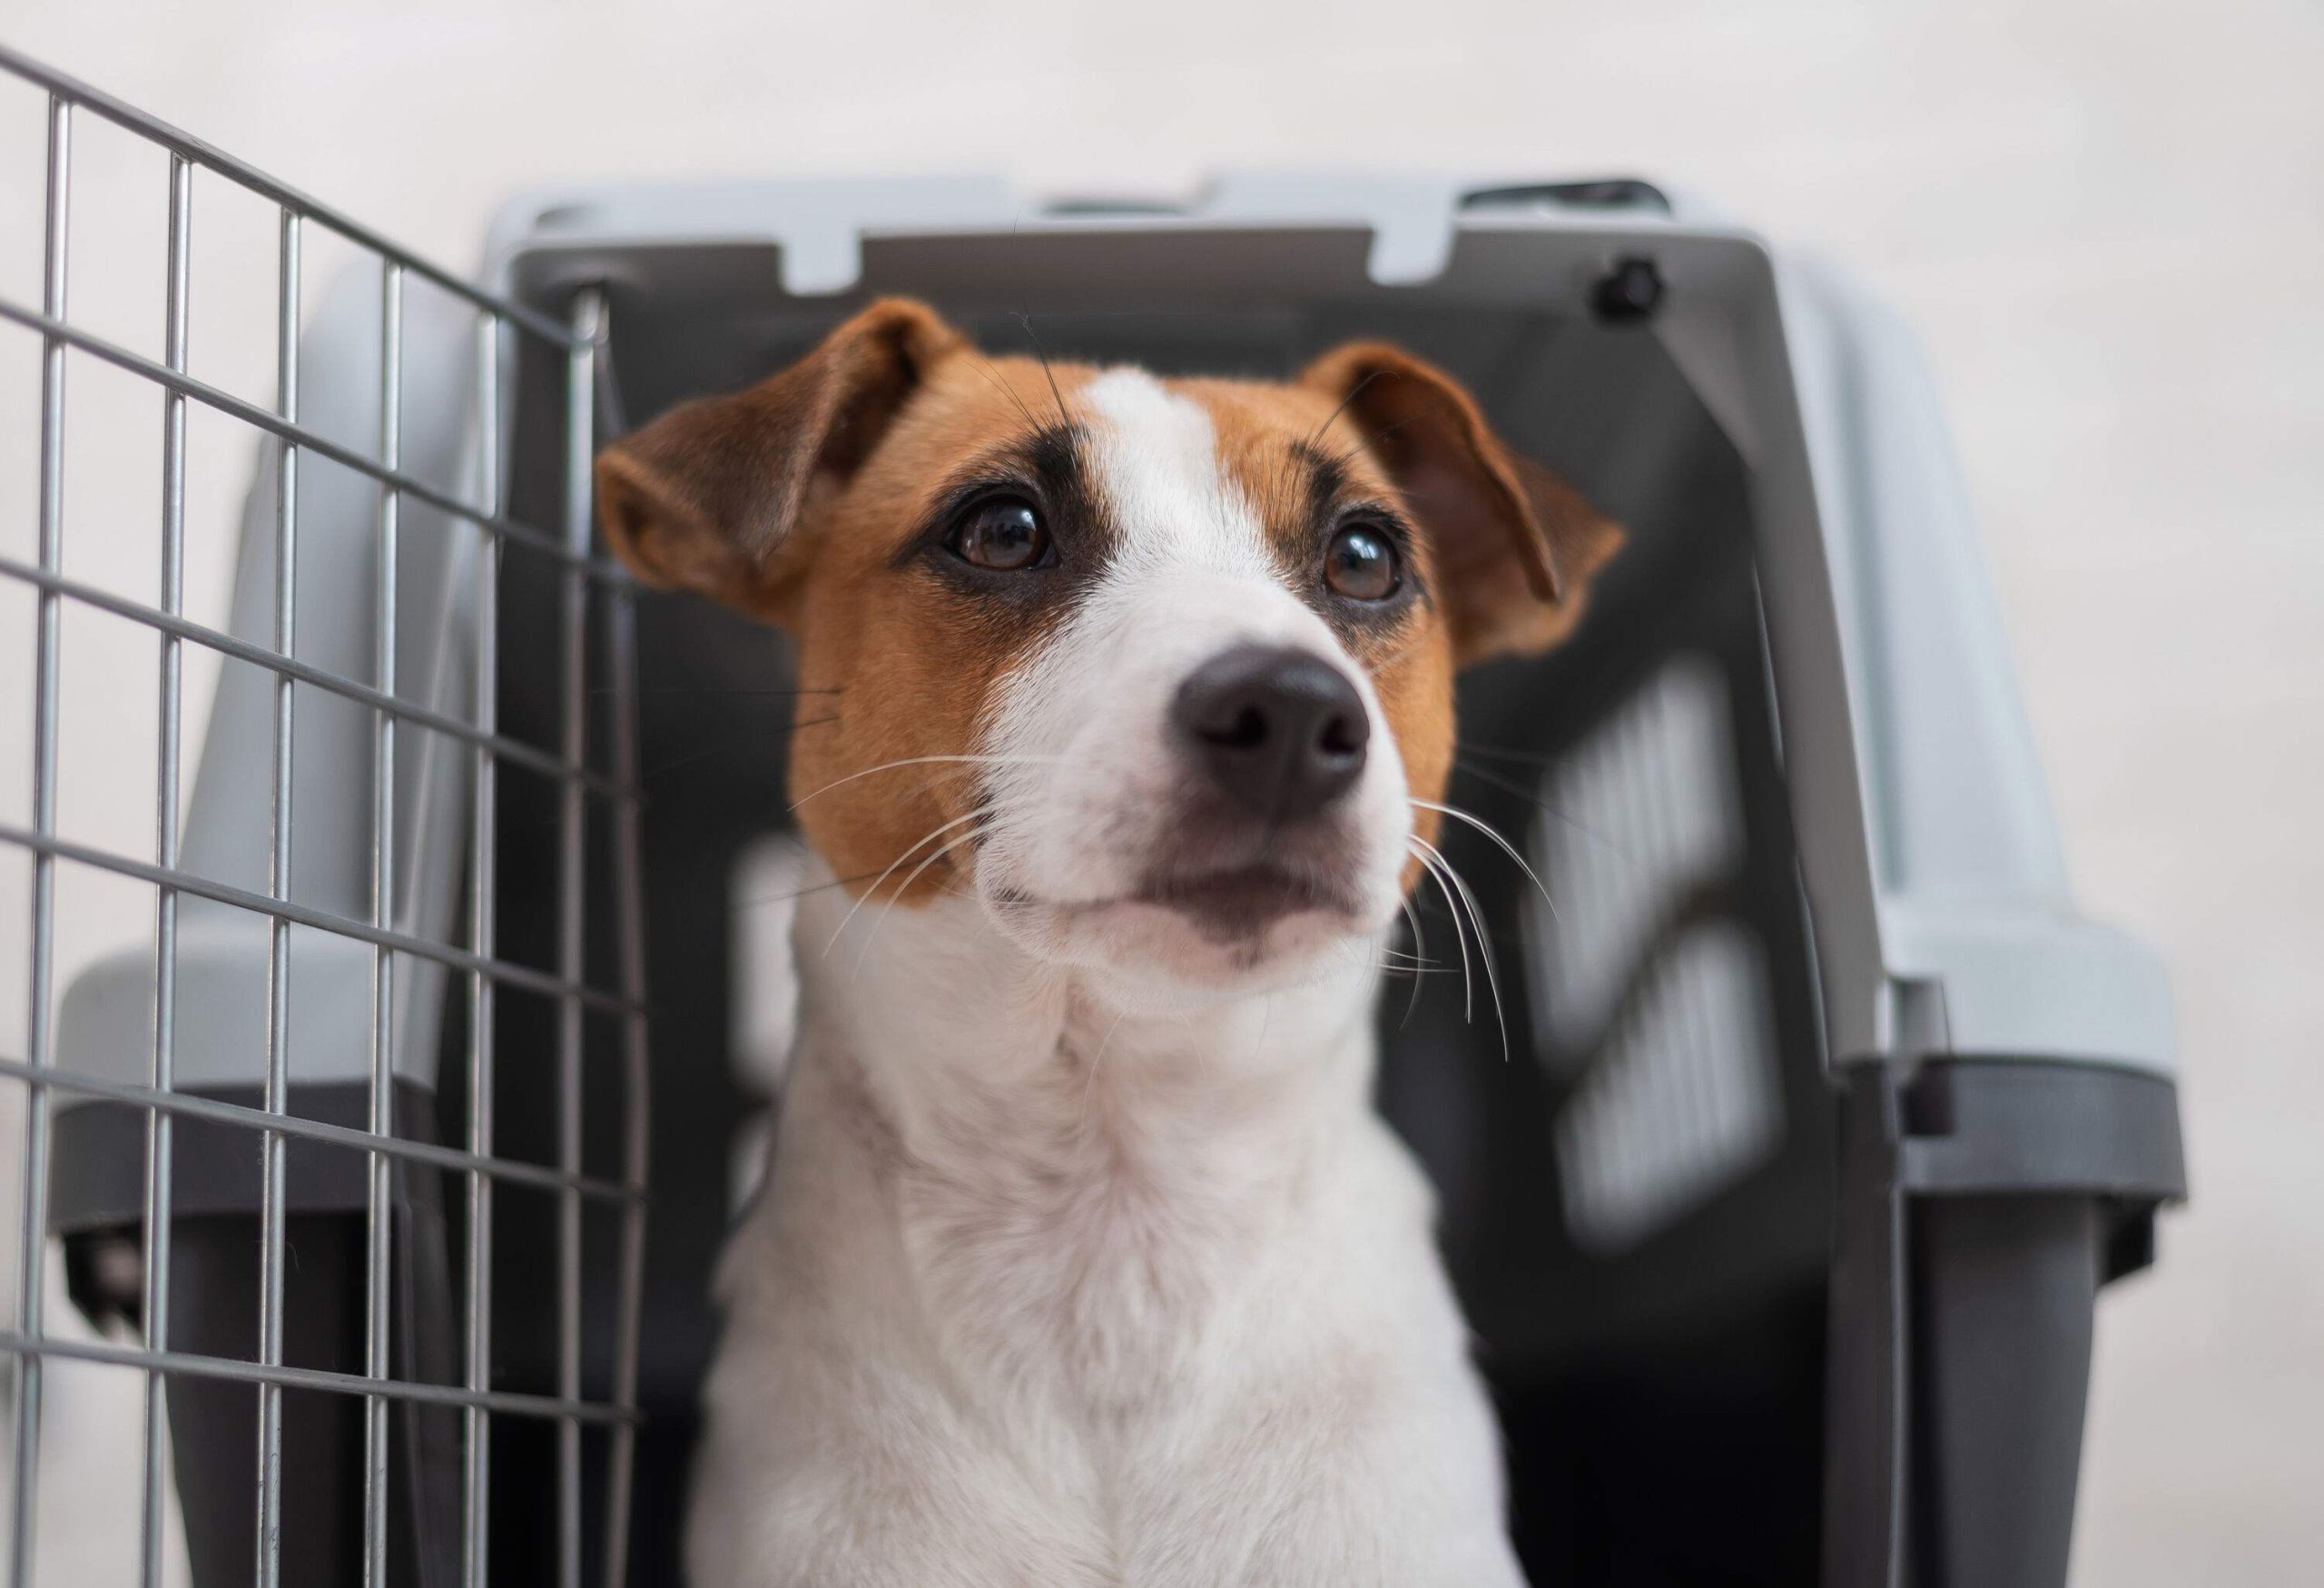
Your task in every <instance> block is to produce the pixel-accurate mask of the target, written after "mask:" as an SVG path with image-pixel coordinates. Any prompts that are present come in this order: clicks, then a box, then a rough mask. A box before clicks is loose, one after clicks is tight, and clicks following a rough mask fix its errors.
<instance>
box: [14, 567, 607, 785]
mask: <svg viewBox="0 0 2324 1588" xmlns="http://www.w3.org/2000/svg"><path fill="white" fill-rule="evenodd" d="M496 554H497V547H496ZM0 577H6V578H12V579H15V580H18V581H19V582H21V583H24V584H26V585H30V586H32V587H34V589H36V590H54V592H56V594H58V595H60V596H63V597H66V598H67V599H70V600H73V601H77V602H80V603H81V604H83V605H84V606H88V607H96V608H97V609H98V610H100V611H103V612H110V613H112V614H113V616H117V617H123V618H126V619H128V620H129V621H130V622H132V623H135V624H141V625H143V626H145V627H147V628H151V629H153V630H154V631H156V632H157V633H160V634H162V635H165V636H170V637H172V638H175V639H188V640H192V641H193V643H194V644H196V645H199V646H206V647H208V648H209V649H211V650H214V651H216V652H218V653H219V654H220V655H222V656H230V657H231V658H232V659H233V660H235V661H238V662H247V663H249V664H250V665H251V666H253V667H263V668H265V669H266V670H267V671H268V672H270V673H279V674H282V675H284V676H288V677H291V678H292V679H295V680H297V681H298V682H299V683H300V684H310V685H312V686H315V687H316V688H318V689H321V690H326V691H328V692H329V693H330V694H332V695H340V696H341V697H342V698H344V699H347V700H351V701H353V702H355V703H356V704H357V705H365V706H369V707H370V708H371V709H372V710H374V711H385V712H393V713H394V714H395V715H398V716H399V717H401V718H402V719H403V720H404V721H406V722H408V723H412V724H415V725H418V726H419V727H423V728H427V729H428V730H429V731H430V732H432V733H438V734H442V735H445V736H446V737H447V738H450V739H457V740H458V741H459V742H460V743H462V744H465V745H473V746H475V747H477V748H478V749H482V750H486V751H488V752H490V753H491V754H492V755H497V756H499V757H500V758H501V759H502V760H504V761H508V762H511V763H514V764H517V765H518V766H522V767H524V768H525V769H526V770H527V771H528V772H537V773H538V774H541V775H542V776H543V777H553V778H558V779H562V778H564V777H565V776H566V767H565V763H564V762H563V761H561V760H559V759H558V758H557V756H556V755H555V754H554V753H552V752H550V751H547V750H544V749H541V748H539V747H538V746H537V745H527V744H526V743H525V742H524V741H523V740H521V739H511V738H507V737H506V736H505V735H500V734H497V733H488V732H486V731H484V730H482V729H480V728H478V727H477V726H475V725H472V724H469V723H467V722H464V721H462V720H461V719H460V718H458V717H456V716H453V715H450V714H449V713H447V712H441V711H438V710H435V709H434V708H433V707H430V706H426V705H420V704H419V703H418V702H417V701H409V700H399V699H398V698H396V697H395V696H393V695H388V694H386V693H384V692H383V691H381V690H379V689H376V688H374V687H373V686H370V685H369V684H365V683H361V682H359V680H357V679H353V678H350V677H348V676H346V675H344V674H341V673H333V672H330V671H329V670H328V669H326V668H322V667H318V666H313V665H312V664H311V663H308V662H301V661H300V660H298V659H297V658H296V657H292V656H278V655H277V654H276V653H275V652H273V651H271V650H270V649H268V648H267V647H266V646H261V645H252V644H251V642H250V641H248V640H245V639H237V638H236V637H235V636H232V635H231V634H227V633H224V632H223V631H222V630H219V629H215V628H210V627H207V626H203V625H202V624H199V623H193V622H190V621H188V620H187V619H186V618H185V617H184V616H182V615H180V614H178V613H173V612H164V611H162V610H161V609H159V608H158V607H148V606H146V605H145V604H144V603H143V602H142V601H137V600H133V599H131V598H130V597H126V596H116V595H114V594H113V592H112V591H110V590H105V589H102V588H100V587H97V586H94V585H85V584H83V583H81V582H80V581H79V580H77V579H70V578H66V577H64V576H62V575H60V574H50V573H45V572H44V571H42V570H41V569H40V568H38V567H34V566H33V565H32V564H30V563H26V562H19V561H17V560H16V559H15V557H0ZM581 782H582V785H583V786H584V787H586V788H587V789H588V790H589V791H590V792H591V793H593V794H599V795H602V796H603V797H605V798H606V799H622V798H634V797H635V795H634V794H631V793H630V792H629V791H625V790H624V789H622V788H620V787H619V786H617V785H616V784H615V782H614V780H613V779H612V778H609V777H606V776H605V775H603V774H599V773H596V772H588V771H585V772H584V773H583V774H582V777H581Z"/></svg>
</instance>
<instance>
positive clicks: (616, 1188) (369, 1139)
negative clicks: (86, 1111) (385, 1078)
mask: <svg viewBox="0 0 2324 1588" xmlns="http://www.w3.org/2000/svg"><path fill="white" fill-rule="evenodd" d="M0 1078H6V1079H8V1080H24V1081H31V1080H34V1079H37V1080H39V1082H40V1084H42V1085H43V1086H45V1087H48V1088H49V1089H51V1090H54V1091H60V1092H64V1093H66V1094H68V1095H70V1096H73V1097H87V1098H97V1099H101V1100H104V1101H106V1102H115V1103H126V1104H129V1105H132V1106H133V1107H136V1108H141V1109H159V1110H162V1111H163V1112H165V1113H168V1114H171V1115H173V1116H176V1117H178V1118H182V1119H202V1120H206V1121H208V1122H210V1123H212V1124H215V1125H231V1126H234V1127H235V1128H237V1129H247V1130H253V1131H258V1130H265V1131H271V1132H275V1133H278V1134H280V1135H282V1136H285V1137H288V1138H290V1139H292V1140H298V1141H320V1142H322V1143H324V1144H325V1145H327V1146H331V1147H344V1148H347V1149H350V1150H351V1151H355V1152H374V1151H376V1152H384V1153H387V1154H389V1156H390V1157H393V1158H399V1159H408V1160H409V1161H410V1162H412V1163H418V1164H426V1165H428V1167H429V1168H431V1169H448V1170H450V1171H452V1172H453V1173H455V1174H480V1175H485V1176H488V1177H489V1178H491V1179H496V1180H506V1181H507V1183H508V1184H510V1185H512V1186H527V1187H529V1188H531V1189H535V1190H539V1191H558V1192H562V1191H570V1192H572V1193H573V1194H574V1195H576V1196H577V1197H582V1198H588V1199H590V1200H592V1201H598V1202H627V1201H628V1200H630V1198H632V1197H633V1196H634V1195H635V1194H636V1193H634V1192H632V1191H631V1190H630V1189H629V1188H628V1187H626V1186H625V1185H623V1184H622V1183H621V1182H620V1181H618V1180H609V1179H605V1178H604V1177H603V1176H601V1175H568V1174H566V1173H564V1172H563V1171H561V1170H558V1169H551V1168H549V1167H548V1166H547V1165H546V1164H538V1163H527V1162H525V1161H524V1160H522V1159H514V1158H487V1157H485V1156H483V1155H481V1154H478V1153H474V1152H465V1151H462V1150H461V1149H459V1148H457V1147H444V1146H441V1145H438V1143H436V1142H432V1141H416V1140H413V1139H410V1138H409V1137H403V1136H395V1137H377V1136H373V1135H372V1134H371V1133H370V1132H369V1131H368V1130H359V1129H356V1128H355V1127H354V1126H352V1125H334V1124H332V1123H330V1121H329V1120H327V1119H305V1118H303V1117H301V1116H300V1115H298V1114H281V1115H275V1114H270V1113H268V1112H267V1111H266V1110H264V1109H254V1108H251V1107H250V1106H249V1105H248V1104H245V1103H229V1102H222V1101H220V1100H217V1099H215V1098H206V1097H203V1096H202V1095H201V1094H199V1093H197V1092H190V1091H171V1092H160V1091H155V1090H153V1088H151V1087H147V1086H141V1085H139V1084H137V1083H135V1082H133V1081H126V1080H100V1079H98V1078H97V1077H95V1076H94V1075H84V1074H82V1073H81V1072H80V1071H78V1070H37V1071H36V1070H34V1066H32V1065H30V1064H27V1063H25V1062H24V1061H23V1060H18V1059H0Z"/></svg>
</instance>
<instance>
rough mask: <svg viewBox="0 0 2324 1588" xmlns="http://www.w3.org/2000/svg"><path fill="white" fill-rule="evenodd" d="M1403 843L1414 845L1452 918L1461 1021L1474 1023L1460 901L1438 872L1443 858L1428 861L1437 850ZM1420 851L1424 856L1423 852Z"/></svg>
mask: <svg viewBox="0 0 2324 1588" xmlns="http://www.w3.org/2000/svg"><path fill="white" fill-rule="evenodd" d="M1405 842H1406V843H1410V844H1413V845H1414V846H1415V847H1414V849H1413V853H1415V854H1418V855H1419V856H1420V865H1421V869H1422V870H1423V871H1424V872H1426V873H1428V875H1429V880H1430V881H1432V882H1433V883H1435V884H1436V889H1437V892H1439V893H1443V895H1444V908H1445V910H1446V911H1447V912H1449V913H1450V914H1451V915H1452V935H1453V937H1454V938H1455V939H1456V940H1457V941H1458V942H1460V945H1461V1019H1462V1021H1464V1022H1473V1021H1475V1020H1476V1018H1477V984H1476V978H1475V977H1474V976H1473V975H1472V974H1471V972H1470V970H1469V929H1468V928H1467V927H1466V926H1465V925H1463V924H1462V921H1461V904H1460V901H1459V900H1458V899H1456V898H1454V897H1453V894H1452V883H1449V882H1447V881H1445V879H1444V875H1443V872H1441V871H1439V870H1438V869H1437V868H1438V863H1439V861H1441V860H1442V858H1443V857H1442V856H1437V858H1436V859H1431V858H1430V856H1432V855H1435V854H1436V851H1435V850H1434V849H1433V848H1431V847H1430V846H1429V845H1428V843H1425V842H1424V841H1423V840H1422V839H1420V838H1418V837H1413V838H1408V839H1406V840H1405ZM1423 850H1425V851H1426V852H1427V853H1421V852H1422V851H1423Z"/></svg>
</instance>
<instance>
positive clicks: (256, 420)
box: [0, 216, 629, 580]
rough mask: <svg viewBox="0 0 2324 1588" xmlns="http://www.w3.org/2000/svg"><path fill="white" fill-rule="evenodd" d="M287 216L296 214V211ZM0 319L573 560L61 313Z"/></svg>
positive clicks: (610, 575) (599, 572) (529, 531)
mask: <svg viewBox="0 0 2324 1588" xmlns="http://www.w3.org/2000/svg"><path fill="white" fill-rule="evenodd" d="M291 218H292V219H294V220H295V219H297V217H296V216H293V217H291ZM0 320H6V321H14V322H15V324H17V325H21V326H23V327H25V329H26V330H33V331H36V332H38V333H39V334H40V335H42V336H44V337H54V338H55V339H56V340H59V341H61V342H63V343H64V345H65V346H67V347H70V348H72V349H73V350H75V351H76V352H84V353H87V354H88V355H90V356H91V357H92V358H96V359H102V360H104V361H105V362H106V363H108V364H111V365H113V367H114V368H115V369H117V370H127V371H128V372H129V373H131V374H133V375H142V376H143V377H144V378H145V379H146V380H151V381H153V383H154V384H155V385H156V386H159V387H162V389H163V390H169V391H175V392H178V393H180V394H181V395H182V396H186V397H191V398H192V399H194V400H195V401H196V402H199V403H201V404H202V406H203V407H205V408H211V409H216V410H217V411H218V412H220V413H222V414H224V415H226V417H227V418H229V419H239V420H241V422H242V423H243V424H246V425H249V426H250V427H251V429H258V430H263V431H265V432H266V433H267V434H268V435H270V436H273V437H276V438H277V439H281V440H283V441H285V442H288V443H290V444H291V445H293V446H298V447H302V448H304V449H307V450H308V451H310V452H312V453H313V454H314V455H315V456H316V457H318V458H325V459H330V461H331V462H333V463H336V464H339V465H340V466H341V467H342V468H346V469H353V470H354V471H355V472H356V473H358V474H360V475H362V476H364V477H365V478H369V479H371V480H374V481H376V482H378V483H379V484H380V485H387V486H393V487H394V488H396V489H398V490H399V491H401V492H403V493H404V494H405V495H406V496H408V497H410V498H412V499H413V500H415V501H421V502H425V503H427V504H428V506H429V507H431V508H437V509H438V511H440V512H443V513H445V514H447V515H448V516H449V517H452V518H463V519H466V520H467V521H468V522H469V523H471V524H476V525H479V526H481V527H482V528H487V529H489V530H491V531H492V532H493V533H494V534H495V535H500V536H505V537H507V538H508V539H510V540H513V541H516V542H517V544H519V545H521V546H524V547H529V548H530V549H531V550H534V551H537V552H538V553H540V555H541V556H543V557H547V558H549V559H551V560H553V561H556V562H570V561H574V560H576V559H575V558H574V557H572V555H571V554H570V553H569V552H567V551H566V547H564V546H563V545H562V544H561V543H560V542H559V541H557V540H556V538H553V537H551V536H549V535H547V534H544V533H543V532H542V531H540V530H538V529H536V528H533V527H532V526H531V525H529V524H522V523H518V522H517V520H515V519H513V518H508V517H507V516H506V515H500V516H496V517H492V518H487V517H486V516H485V515H484V514H482V513H480V512H478V510H477V508H476V507H475V506H474V505H473V504H471V503H468V502H463V501H461V500H460V499H459V498H458V497H456V496H454V495H452V494H451V493H450V492H449V491H445V490H439V489H438V488H436V487H434V486H432V485H429V484H428V482H427V481H426V480H424V479H420V478H416V477H414V476H412V475H409V474H404V473H402V472H400V471H399V470H393V469H385V468H383V467H381V465H380V464H379V461H378V460H377V459H371V458H366V457H365V456H363V454H362V453H360V452H359V451H356V450H355V449H353V448H351V447H345V446H341V445H340V443H339V442H337V441H334V440H332V439H330V437H328V436H325V435H322V434H320V433H319V432H317V431H314V430H310V429H304V428H302V427H301V426H300V424H299V423H298V422H297V421H296V420H295V419H285V418H284V417H283V416H282V415H281V414H280V413H270V412H268V411H267V410H266V409H262V408H261V407H259V406H258V405H257V404H256V403H252V402H246V401H244V400H243V399H241V398H239V397H236V396H235V395H234V394H233V393H232V392H231V391H224V390H220V389H219V388H217V387H215V386H212V385H211V384H210V383H209V382H208V381H206V380H195V379H194V378H193V377H192V376H191V375H181V374H179V373H177V372H176V371H174V370H172V369H171V368H170V367H169V366H168V365H167V364H157V363H155V362H154V361H153V360H151V359H149V358H147V357H145V356H144V355H143V353H134V352H132V351H130V350H128V349H127V348H124V347H123V346H121V345H120V344H119V343H117V342H111V341H107V340H105V339H104V338H103V337H101V336H95V335H93V334H91V333H90V332H88V331H85V330H80V329H79V328H77V327H75V326H72V325H68V324H66V323H65V321H64V316H63V315H54V314H45V313H34V311H32V310H29V309H26V308H25V307H23V306H22V305H21V304H16V303H12V302H10V301H8V300H7V299H5V298H0ZM578 560H579V561H580V562H581V563H582V564H583V565H584V566H585V567H586V569H587V570H588V572H589V573H590V574H591V575H592V576H593V577H597V578H601V579H614V580H621V579H626V578H627V577H629V576H628V574H627V573H625V571H624V570H623V569H622V567H621V566H620V565H619V564H617V563H614V562H610V561H608V560H606V558H604V557H589V556H588V555H586V553H585V554H583V556H582V557H580V558H579V559H578Z"/></svg>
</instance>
